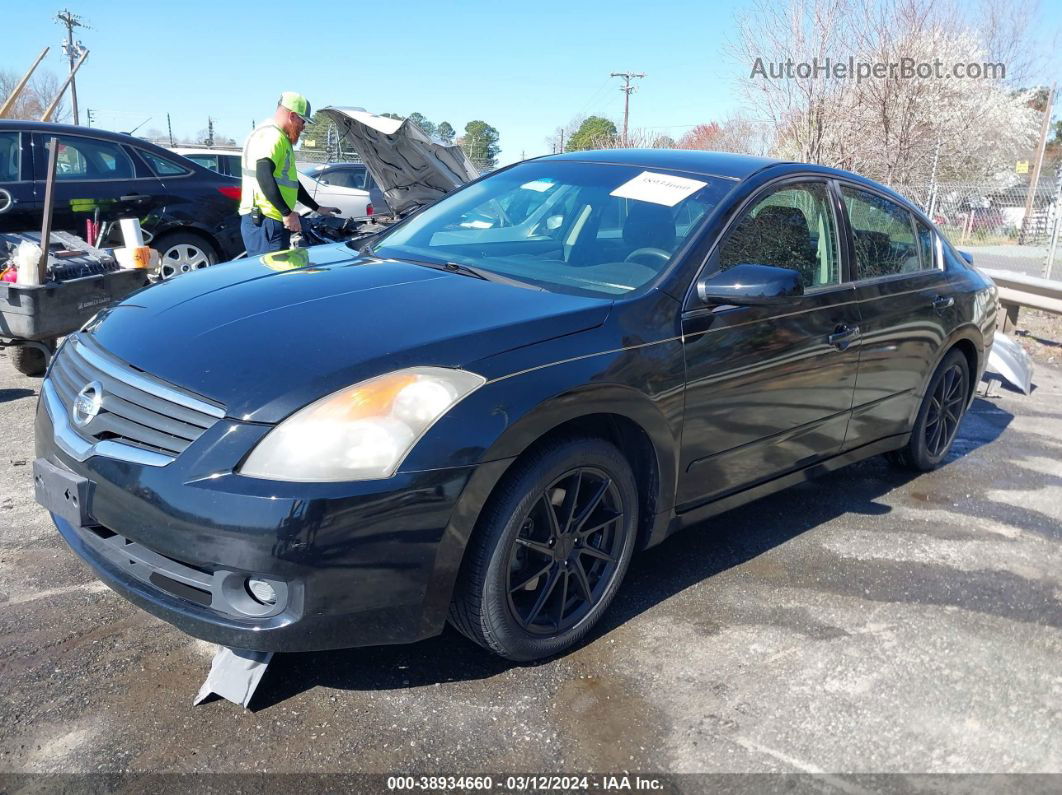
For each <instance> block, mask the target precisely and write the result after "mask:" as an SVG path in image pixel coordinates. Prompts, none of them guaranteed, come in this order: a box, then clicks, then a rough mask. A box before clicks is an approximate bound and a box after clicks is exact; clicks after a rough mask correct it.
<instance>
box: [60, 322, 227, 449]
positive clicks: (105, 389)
mask: <svg viewBox="0 0 1062 795" xmlns="http://www.w3.org/2000/svg"><path fill="white" fill-rule="evenodd" d="M48 381H49V382H50V384H51V386H52V388H53V389H54V390H55V394H56V396H57V397H58V399H59V402H60V403H61V410H62V411H63V412H65V415H66V418H68V419H69V418H71V416H72V414H71V412H72V407H73V405H74V400H75V399H76V398H77V396H78V393H79V392H81V390H82V389H84V388H85V387H86V386H88V385H89V384H93V383H96V384H98V385H99V387H100V389H99V391H100V392H101V393H102V400H101V402H100V406H99V411H98V413H97V414H96V416H95V417H93V418H92V419H91V420H89V421H88V422H87V423H85V424H84V425H82V426H80V427H75V424H74V423H71V428H72V430H73V431H74V433H76V434H77V435H78V436H80V437H81V438H83V439H85V440H87V441H89V442H97V443H99V442H114V443H118V444H124V445H129V446H132V447H136V448H140V449H142V450H147V451H150V452H153V453H160V454H162V455H164V456H168V457H170V458H174V457H176V456H178V455H180V454H181V453H182V452H183V451H184V450H185V449H186V448H187V447H188V445H190V444H191V443H192V442H194V441H195V440H196V439H198V438H199V437H200V436H201V435H202V434H203V432H204V431H205V430H206V429H207V428H209V427H210V426H211V425H213V424H214V423H215V422H217V421H218V419H220V418H221V417H223V416H224V415H225V411H224V409H223V408H221V407H220V406H217V405H215V404H213V403H210V402H209V401H206V400H203V399H202V398H200V397H198V396H196V395H192V394H191V393H189V392H186V391H184V390H181V389H178V388H177V387H174V386H172V385H170V384H167V383H165V382H163V381H161V380H159V379H157V378H154V377H152V376H150V375H147V374H146V373H143V372H141V371H140V370H136V369H134V368H132V367H130V366H129V365H127V364H125V363H124V362H121V361H119V360H118V359H116V358H114V357H113V356H111V355H110V354H108V353H106V352H105V351H103V349H101V348H100V347H99V346H98V345H96V344H95V343H93V342H91V341H90V340H89V339H88V338H84V337H81V336H80V335H78V336H75V337H74V338H73V339H71V340H69V341H68V342H67V344H66V345H64V346H63V349H62V351H61V352H60V354H59V355H58V356H57V357H56V359H55V362H54V364H53V365H52V368H51V371H50V373H49V375H48ZM53 419H54V418H53Z"/></svg>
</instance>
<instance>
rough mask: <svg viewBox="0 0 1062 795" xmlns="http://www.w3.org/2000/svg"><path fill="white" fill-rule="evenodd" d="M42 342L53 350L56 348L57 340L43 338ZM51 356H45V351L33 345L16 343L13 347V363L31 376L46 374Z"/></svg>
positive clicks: (20, 370) (16, 367)
mask: <svg viewBox="0 0 1062 795" xmlns="http://www.w3.org/2000/svg"><path fill="white" fill-rule="evenodd" d="M41 342H43V343H44V344H45V345H48V346H49V347H50V348H51V349H52V350H53V351H54V350H55V340H41ZM50 358H51V357H50V356H45V354H44V351H42V350H41V349H40V348H37V347H36V346H33V345H16V346H15V347H13V348H12V349H11V363H12V364H13V365H15V369H16V370H18V371H19V372H20V373H22V374H23V375H28V376H30V377H31V378H36V377H39V376H42V375H44V371H45V370H47V369H48V360H49V359H50Z"/></svg>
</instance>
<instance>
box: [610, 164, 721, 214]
mask: <svg viewBox="0 0 1062 795" xmlns="http://www.w3.org/2000/svg"><path fill="white" fill-rule="evenodd" d="M707 184H708V183H707V182H701V181H700V180H699V179H686V177H673V176H671V175H670V174H658V173H657V172H655V171H643V172H642V173H641V174H639V175H638V176H636V177H635V178H634V179H632V180H629V181H627V182H624V183H623V184H622V185H620V186H619V187H618V188H616V189H615V190H614V191H612V193H610V194H609V195H610V196H618V197H619V198H621V199H637V200H638V201H643V202H652V203H653V204H662V205H664V206H665V207H674V206H675V205H676V204H678V203H679V202H680V201H682V200H683V199H685V198H687V197H688V196H691V195H692V194H694V193H696V192H697V191H699V190H700V189H701V188H703V187H704V186H705V185H707Z"/></svg>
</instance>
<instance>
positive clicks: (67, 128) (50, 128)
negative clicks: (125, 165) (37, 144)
mask: <svg viewBox="0 0 1062 795" xmlns="http://www.w3.org/2000/svg"><path fill="white" fill-rule="evenodd" d="M0 130H21V131H23V132H41V133H53V134H55V135H90V136H92V137H93V138H103V139H107V140H110V141H120V142H122V143H127V144H137V145H142V144H148V145H149V146H155V145H156V144H153V143H152V142H151V141H149V140H147V139H146V138H137V137H136V136H135V135H127V134H126V133H123V132H113V131H111V130H104V129H103V128H101V127H79V126H77V125H74V124H56V123H55V122H51V121H32V120H29V119H0Z"/></svg>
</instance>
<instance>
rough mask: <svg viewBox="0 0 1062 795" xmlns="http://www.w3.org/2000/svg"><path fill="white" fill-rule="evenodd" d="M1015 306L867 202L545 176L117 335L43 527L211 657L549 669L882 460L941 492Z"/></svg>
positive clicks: (58, 364) (587, 172)
mask: <svg viewBox="0 0 1062 795" xmlns="http://www.w3.org/2000/svg"><path fill="white" fill-rule="evenodd" d="M996 309H997V299H996V294H995V288H994V287H993V286H992V284H991V282H990V281H989V280H988V279H986V278H984V277H983V276H982V275H981V274H980V273H978V272H977V271H976V270H975V269H974V268H973V267H972V266H971V265H969V264H968V263H967V262H966V261H965V260H964V259H963V258H962V257H961V256H959V255H958V254H957V252H956V251H955V250H954V249H953V248H952V246H951V245H950V244H949V243H948V242H947V241H946V240H945V239H944V238H943V237H942V236H941V235H940V233H939V232H938V231H937V230H936V229H935V228H934V227H933V225H932V223H931V222H930V221H929V220H928V219H927V218H926V217H925V216H924V214H923V213H921V212H920V211H919V210H918V209H916V208H915V207H913V206H911V205H910V204H909V203H908V202H906V201H905V200H904V199H903V198H901V197H899V196H898V195H896V194H895V193H893V192H891V191H889V190H887V189H885V188H883V187H881V186H880V185H877V184H875V183H872V182H870V181H868V180H866V179H863V178H861V177H858V176H856V175H853V174H849V173H845V172H842V171H836V170H832V169H827V168H823V167H818V166H809V165H803V164H799V163H785V162H779V161H774V160H767V159H759V158H751V157H745V156H738V155H723V154H713V153H707V152H689V151H666V150H661V151H637V150H632V151H608V152H593V153H589V152H576V153H569V154H565V155H559V156H554V157H547V158H542V159H538V160H533V161H528V162H524V163H520V164H518V165H515V166H512V167H509V168H507V169H502V170H500V171H497V172H494V173H492V174H490V175H488V176H486V177H483V178H480V179H478V180H476V181H473V182H471V183H469V184H467V185H465V186H464V187H461V188H460V189H458V190H456V191H455V192H453V193H450V194H449V195H447V196H445V197H444V198H442V199H441V200H439V201H438V202H437V203H435V204H433V205H431V206H428V207H427V208H425V209H422V210H420V211H419V212H416V213H414V214H412V215H411V216H409V217H407V218H406V219H405V220H403V221H402V222H400V223H398V224H396V225H395V226H393V227H391V228H390V229H388V230H387V231H385V232H383V233H381V234H379V235H377V236H375V237H373V238H369V239H367V240H361V241H358V242H354V243H350V244H332V245H322V246H317V247H314V248H311V249H297V250H293V251H288V252H280V253H277V254H271V255H265V256H263V257H260V258H257V257H256V258H252V259H248V260H243V261H240V262H235V263H231V264H228V265H226V266H225V267H221V268H210V269H208V270H204V271H200V272H197V273H194V274H190V275H189V276H187V277H182V278H180V279H175V280H172V281H168V282H163V283H161V284H158V285H156V286H153V287H150V288H148V289H146V290H144V291H142V292H140V293H138V294H136V295H134V296H132V297H130V298H129V299H127V300H125V301H123V302H122V303H119V304H117V305H116V306H113V307H111V308H109V309H107V310H105V311H104V312H102V313H101V314H100V315H99V316H97V317H96V318H95V319H94V320H93V321H92V322H90V323H89V324H88V325H87V326H86V327H85V328H84V329H82V330H81V332H79V333H78V334H75V335H73V336H71V337H69V338H68V339H67V340H66V342H65V344H64V345H63V346H62V348H61V349H60V350H59V352H58V353H57V355H56V356H55V359H54V361H53V363H52V365H51V368H50V371H49V373H48V375H47V377H46V379H45V381H44V383H43V387H42V389H41V399H40V405H39V408H38V412H37V420H36V423H37V425H36V439H37V456H38V457H37V460H36V461H35V467H34V474H35V478H36V489H37V497H38V499H39V500H40V501H41V502H42V503H43V504H44V506H45V507H46V508H47V509H48V510H49V511H50V512H51V513H52V516H53V518H54V520H55V524H56V526H57V528H58V530H59V532H60V533H61V534H62V536H63V538H64V539H65V540H66V542H67V543H68V544H69V545H70V547H71V548H72V549H73V550H74V552H76V553H77V554H78V555H79V556H80V557H81V558H82V559H84V560H85V561H86V562H88V564H89V565H90V566H91V567H92V568H93V570H94V571H95V572H96V574H97V575H98V576H99V577H100V578H101V579H102V580H103V581H104V582H106V583H107V584H108V585H110V586H111V587H112V588H114V589H115V590H116V591H118V592H119V593H121V594H122V595H124V596H125V597H127V598H128V599H130V600H131V601H133V602H135V603H136V604H138V605H140V606H141V607H143V608H144V609H146V610H148V611H150V612H151V613H153V614H155V615H157V616H159V617H161V618H163V619H165V620H166V621H169V622H171V623H173V624H175V625H176V626H178V627H180V628H182V629H183V630H185V631H187V632H189V633H191V634H192V635H195V636H196V637H199V638H203V639H206V640H209V641H213V642H216V643H220V644H223V645H226V646H231V647H235V648H246V649H254V650H262V651H285V650H312V649H328V648H337V647H348V646H358V645H372V644H384V643H405V642H411V641H415V640H418V639H421V638H425V637H428V636H431V635H434V634H436V633H438V632H440V631H441V630H442V628H443V626H444V624H445V622H446V621H447V620H449V621H450V622H451V623H452V624H453V625H454V626H456V627H457V628H458V629H459V630H460V631H461V632H463V633H464V634H465V635H467V636H468V637H469V638H471V639H472V640H474V641H476V642H477V643H479V644H482V645H483V646H484V647H486V648H487V649H490V650H492V651H494V652H496V653H498V654H500V655H503V656H505V657H508V658H510V659H514V660H530V659H535V658H540V657H544V656H548V655H551V654H555V653H558V652H561V651H564V650H565V649H568V648H570V647H571V646H572V645H573V644H576V643H578V642H580V641H581V640H582V639H584V638H585V637H586V636H587V634H588V633H589V632H590V631H591V630H592V628H593V627H594V625H595V624H596V622H597V621H598V620H599V619H600V618H601V616H602V614H603V613H604V612H605V610H606V609H607V608H608V606H609V603H610V602H611V601H612V599H613V598H614V597H615V595H616V592H617V590H618V589H619V587H620V585H621V583H622V581H623V578H624V573H625V572H626V571H627V568H628V565H629V563H630V561H631V558H632V556H634V555H636V554H638V553H639V551H640V550H643V549H645V548H646V547H648V546H651V545H653V544H657V543H659V542H660V541H661V540H662V539H664V538H665V537H667V536H668V535H669V534H670V533H672V532H675V531H676V530H679V529H680V528H683V527H688V526H690V525H696V524H701V523H704V522H705V520H706V519H708V518H709V517H712V516H714V515H716V514H719V513H721V512H723V511H726V510H730V509H733V508H735V507H737V506H739V505H741V504H742V503H744V502H747V501H749V500H752V499H755V498H756V497H759V496H761V495H764V494H767V493H769V492H773V491H776V490H778V489H781V488H784V487H786V486H789V485H792V484H795V483H798V482H800V481H803V480H805V479H806V478H809V477H811V476H815V475H822V474H824V473H827V472H829V471H830V470H833V469H836V468H838V467H841V466H844V465H845V464H848V463H851V462H854V461H857V460H860V459H863V458H866V457H868V456H872V455H876V454H882V453H884V454H888V455H889V457H890V458H892V459H893V460H894V461H895V462H897V463H899V464H902V465H905V466H908V467H912V468H914V469H917V470H929V469H932V468H934V467H937V466H939V465H940V464H941V463H943V462H944V461H945V460H946V458H947V456H948V453H949V449H950V447H951V444H952V441H953V440H954V438H955V434H956V430H957V427H958V425H959V422H960V421H961V419H962V417H963V414H964V412H965V410H966V408H967V406H968V405H969V403H970V401H971V399H972V396H973V393H974V385H975V383H976V382H977V380H978V379H979V377H980V375H981V372H982V369H983V367H984V365H985V358H986V351H987V349H988V347H989V346H990V345H991V342H992V337H993V333H994V330H995V322H996ZM175 330H179V333H175Z"/></svg>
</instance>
